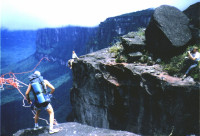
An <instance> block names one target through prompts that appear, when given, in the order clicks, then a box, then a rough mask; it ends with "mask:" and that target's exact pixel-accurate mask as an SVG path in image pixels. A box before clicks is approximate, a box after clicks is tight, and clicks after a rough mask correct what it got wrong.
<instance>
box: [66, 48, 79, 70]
mask: <svg viewBox="0 0 200 136" xmlns="http://www.w3.org/2000/svg"><path fill="white" fill-rule="evenodd" d="M77 59H79V57H78V56H77V55H76V53H75V51H72V59H70V60H69V61H68V66H69V67H70V69H72V63H73V62H74V60H77Z"/></svg>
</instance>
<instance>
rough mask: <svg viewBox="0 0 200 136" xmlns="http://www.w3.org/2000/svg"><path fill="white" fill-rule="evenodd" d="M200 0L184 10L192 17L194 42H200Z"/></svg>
mask: <svg viewBox="0 0 200 136" xmlns="http://www.w3.org/2000/svg"><path fill="white" fill-rule="evenodd" d="M199 7H200V2H197V3H196V4H193V5H191V6H189V7H188V8H187V9H186V10H184V11H183V13H184V14H186V15H187V17H188V18H189V19H190V29H191V31H192V44H198V43H200V15H199V12H200V10H199Z"/></svg>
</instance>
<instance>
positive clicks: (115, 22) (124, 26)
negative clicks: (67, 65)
mask: <svg viewBox="0 0 200 136" xmlns="http://www.w3.org/2000/svg"><path fill="white" fill-rule="evenodd" d="M153 12H154V9H146V10H142V11H137V12H132V13H127V14H124V15H120V16H116V17H110V18H107V19H106V20H105V21H104V22H101V23H100V24H99V27H98V30H97V35H96V38H94V39H93V40H91V43H90V44H89V45H88V47H87V52H88V53H89V52H90V51H97V50H100V49H103V48H106V47H109V46H110V45H111V43H115V42H116V40H118V39H117V37H119V36H122V35H125V34H127V33H128V32H131V31H137V30H138V28H146V27H147V25H148V24H149V21H150V19H151V16H152V14H153Z"/></svg>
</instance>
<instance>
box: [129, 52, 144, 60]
mask: <svg viewBox="0 0 200 136" xmlns="http://www.w3.org/2000/svg"><path fill="white" fill-rule="evenodd" d="M142 55H143V54H142V53H141V52H132V53H129V54H128V62H134V61H136V60H139V59H140V58H141V57H142Z"/></svg>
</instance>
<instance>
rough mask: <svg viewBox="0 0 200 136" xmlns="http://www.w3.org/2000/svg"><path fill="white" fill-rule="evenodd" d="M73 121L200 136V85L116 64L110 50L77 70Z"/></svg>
mask: <svg viewBox="0 0 200 136" xmlns="http://www.w3.org/2000/svg"><path fill="white" fill-rule="evenodd" d="M73 81H74V82H73V88H72V90H71V96H70V98H71V104H72V114H71V117H72V116H73V118H74V121H77V122H81V123H84V124H88V125H91V126H94V127H102V128H110V129H117V130H126V131H130V132H134V133H137V134H144V135H153V134H162V135H163V134H164V135H169V134H170V133H173V134H175V135H181V134H198V130H199V129H198V128H199V123H198V118H199V111H198V107H199V103H198V101H199V85H200V83H199V82H194V81H193V80H183V81H182V80H181V79H180V78H176V77H172V76H169V75H168V74H167V73H165V72H163V70H162V67H161V66H160V65H158V64H155V65H152V66H148V65H146V64H139V63H116V62H115V58H114V57H113V54H112V53H110V52H109V49H108V48H106V49H102V50H100V51H97V52H94V53H90V54H87V55H85V56H82V57H81V58H80V59H79V60H78V61H77V62H75V63H74V64H73Z"/></svg>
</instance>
